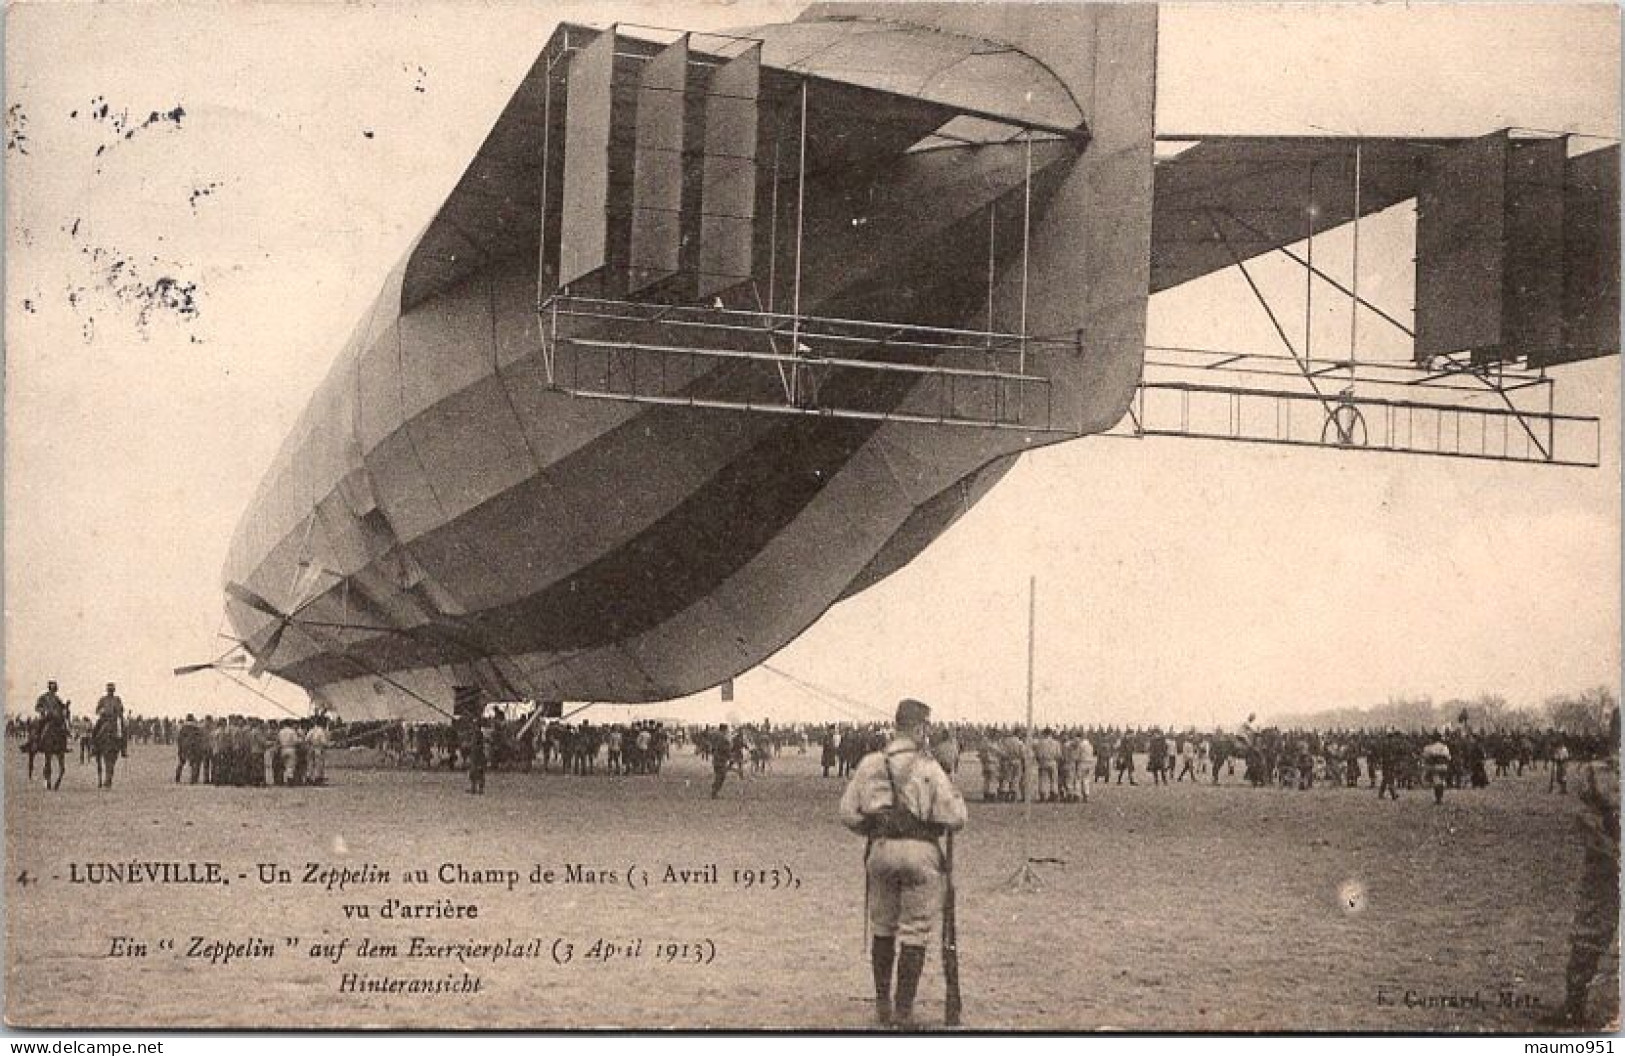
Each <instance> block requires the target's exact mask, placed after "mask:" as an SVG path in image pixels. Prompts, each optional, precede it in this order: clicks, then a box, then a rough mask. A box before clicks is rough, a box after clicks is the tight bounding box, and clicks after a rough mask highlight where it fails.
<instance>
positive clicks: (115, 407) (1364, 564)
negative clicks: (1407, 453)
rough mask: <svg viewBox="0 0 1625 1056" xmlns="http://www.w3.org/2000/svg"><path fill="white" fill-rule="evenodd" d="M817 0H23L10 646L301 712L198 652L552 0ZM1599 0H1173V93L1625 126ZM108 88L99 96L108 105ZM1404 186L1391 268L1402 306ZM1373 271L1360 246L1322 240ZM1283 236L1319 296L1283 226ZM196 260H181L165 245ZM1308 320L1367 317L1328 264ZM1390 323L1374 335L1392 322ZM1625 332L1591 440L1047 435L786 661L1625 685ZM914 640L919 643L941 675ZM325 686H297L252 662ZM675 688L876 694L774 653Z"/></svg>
mask: <svg viewBox="0 0 1625 1056" xmlns="http://www.w3.org/2000/svg"><path fill="white" fill-rule="evenodd" d="M799 6H800V5H793V4H777V5H773V4H747V3H743V2H741V3H734V4H709V5H697V6H685V5H675V4H673V5H665V6H664V7H663V8H662V9H661V10H660V11H659V12H658V13H654V14H651V12H650V10H649V9H648V8H646V7H643V8H640V7H638V6H637V5H633V4H602V3H595V4H593V5H591V8H590V13H589V9H588V8H587V7H586V6H585V5H577V6H574V7H569V6H566V5H562V4H504V3H482V4H478V5H475V4H464V3H458V4H433V3H424V4H414V5H410V6H406V5H402V6H390V7H367V6H358V5H338V4H303V3H302V4H272V3H242V4H229V5H227V4H219V5H212V4H211V5H174V6H140V7H136V6H134V5H128V4H65V3H39V4H28V3H24V4H18V5H13V6H11V7H10V8H9V9H8V12H7V14H8V18H7V48H6V58H7V80H6V90H7V99H6V104H7V106H8V107H9V108H10V109H9V110H8V113H7V132H8V150H7V153H6V176H7V211H8V218H7V233H8V242H7V286H6V301H5V311H6V346H7V373H6V381H7V399H6V412H7V421H6V491H5V502H6V519H5V543H6V545H5V556H6V580H5V583H6V598H5V611H6V632H5V634H6V637H5V644H6V675H7V689H8V697H9V699H8V706H9V707H11V708H13V709H16V708H19V707H27V706H28V705H29V703H30V702H31V701H32V699H33V696H34V695H35V694H37V693H38V692H39V691H40V690H41V689H42V688H43V685H44V681H45V679H46V678H48V677H55V678H58V679H59V680H60V681H61V682H62V683H63V687H64V690H65V691H66V693H67V695H69V696H70V697H73V698H74V699H75V700H76V701H80V702H81V705H82V706H83V705H88V704H89V703H90V701H92V700H93V699H94V698H95V696H96V695H97V693H98V692H99V689H100V687H101V684H102V683H103V682H105V681H107V680H109V679H111V680H116V681H117V682H119V683H120V686H121V690H122V691H123V693H124V697H125V700H126V702H127V704H128V705H129V706H130V707H131V708H133V709H134V710H136V711H138V712H143V713H148V714H153V713H181V712H185V711H188V710H192V711H205V710H213V711H216V712H220V711H226V710H231V711H243V712H250V713H274V709H273V708H271V706H270V705H268V704H265V703H264V702H262V701H260V700H258V699H256V698H254V697H252V696H250V695H249V694H247V693H246V692H243V691H241V690H239V689H237V688H235V687H233V686H231V685H229V684H226V683H224V682H222V681H221V680H220V679H219V678H217V677H216V676H212V675H207V674H205V675H197V676H192V677H191V678H189V679H184V680H178V679H175V678H173V677H172V676H171V675H170V669H171V668H172V667H173V666H175V665H176V664H179V663H185V662H189V661H196V660H204V659H208V658H209V657H211V656H212V655H214V653H216V652H218V651H219V650H220V649H221V648H224V647H225V645H226V644H227V643H225V642H223V641H221V640H220V639H218V638H216V632H217V630H218V629H219V628H220V626H221V624H220V613H221V608H220V596H219V574H220V567H221V565H222V563H223V560H224V557H225V550H226V545H227V542H228V540H229V538H230V534H231V531H232V529H233V527H234V526H235V524H236V520H237V517H238V516H239V514H240V513H241V511H242V510H243V508H244V507H245V506H246V504H247V502H248V499H249V497H250V494H251V493H252V491H253V489H254V486H255V484H256V483H257V481H258V478H259V475H260V473H261V472H262V471H263V469H264V467H265V466H266V465H267V464H268V463H269V462H270V459H271V456H272V454H273V453H274V451H275V449H276V447H277V445H278V443H279V442H280V441H281V439H282V437H283V435H284V434H285V433H286V431H287V429H288V428H289V426H290V425H291V423H292V421H293V419H294V417H295V416H296V415H297V414H298V412H299V411H300V409H301V408H302V406H303V404H304V402H305V401H306V399H307V398H308V397H309V395H310V393H311V391H312V389H313V388H314V386H315V384H316V382H317V381H318V380H319V378H320V377H321V376H322V374H323V373H324V372H325V371H326V369H327V367H328V365H329V363H330V362H331V359H332V357H333V355H334V353H335V352H336V351H337V348H338V346H339V344H340V342H341V341H342V340H343V339H344V337H345V336H346V335H347V334H348V333H349V331H350V329H351V327H352V326H353V324H354V321H355V319H356V318H357V316H358V315H359V313H360V312H361V310H362V309H363V308H364V307H366V306H367V305H369V304H370V303H371V301H372V300H373V298H374V297H375V295H376V293H377V289H378V285H379V283H380V281H381V279H382V277H383V275H384V273H385V272H386V271H387V270H388V269H389V268H390V267H391V266H392V265H393V264H394V262H395V261H396V260H397V259H399V257H400V255H401V254H402V252H404V251H405V249H406V248H407V246H408V245H409V243H410V240H411V238H412V237H414V235H415V234H416V232H417V231H418V230H419V229H420V228H421V226H422V225H423V224H424V223H425V222H426V221H427V220H428V218H429V217H430V216H431V215H432V214H433V212H434V210H435V208H436V207H437V206H438V204H439V203H440V201H441V200H443V198H444V196H445V194H446V193H447V191H448V190H449V189H450V187H451V186H452V184H453V183H454V182H455V181H456V179H457V177H458V176H459V175H460V173H461V171H462V168H463V166H464V165H465V164H466V163H467V161H468V159H469V158H470V157H471V156H472V154H473V152H474V150H475V148H476V147H477V146H478V144H479V143H480V141H481V140H482V139H483V138H484V135H485V133H486V131H487V130H488V129H489V127H490V124H491V122H492V121H493V120H494V119H495V117H496V114H497V113H498V111H499V110H500V109H501V107H502V106H503V104H504V103H505V102H506V100H507V97H508V95H509V94H510V93H511V92H512V90H513V88H514V86H515V85H516V83H517V82H518V79H519V78H520V77H521V76H522V75H523V73H524V72H525V70H526V69H527V68H528V67H529V65H530V63H531V62H532V60H533V59H534V57H535V54H536V52H537V50H538V49H539V48H540V46H541V45H542V43H543V42H545V40H546V39H547V37H548V36H549V35H550V33H551V32H552V29H553V27H554V24H555V23H556V21H558V20H559V19H561V18H575V19H580V20H587V19H591V20H596V21H600V22H603V21H609V20H611V19H614V18H621V19H625V20H635V21H643V22H658V23H663V24H677V25H682V26H685V27H690V28H718V27H724V26H730V25H742V24H750V23H752V22H762V21H772V20H782V19H787V18H791V17H793V16H794V14H795V13H796V12H797V11H798V10H799ZM1617 19H1618V16H1617V14H1616V13H1615V10H1614V9H1613V8H1612V7H1610V6H1593V7H1579V6H1570V5H1549V6H1542V7H1527V8H1525V7H1513V6H1508V5H1495V6H1494V7H1493V9H1491V8H1472V7H1465V6H1454V5H1449V6H1439V7H1399V6H1382V7H1357V8H1329V7H1263V6H1259V7H1244V8H1236V7H1225V8H1223V9H1218V8H1214V7H1199V6H1173V7H1166V8H1164V10H1163V13H1162V37H1161V44H1160V54H1159V60H1160V61H1159V72H1158V77H1159V109H1158V124H1159V128H1161V129H1163V130H1166V131H1173V132H1258V133H1293V132H1298V133H1302V132H1313V131H1316V130H1317V129H1331V130H1337V131H1348V132H1353V131H1358V132H1361V133H1364V134H1396V135H1405V134H1428V135H1441V134H1475V133H1482V132H1487V131H1489V130H1492V129H1495V128H1499V127H1503V126H1508V125H1520V126H1528V127H1533V128H1542V129H1566V130H1577V131H1581V132H1587V133H1595V134H1599V135H1605V136H1612V135H1616V134H1617V129H1618V112H1617V100H1618V95H1619V84H1618V54H1619V34H1618V21H1617ZM104 106H105V110H104V109H103V108H104ZM1411 251H1412V247H1411V242H1410V220H1409V217H1408V215H1407V213H1406V211H1405V210H1404V209H1399V210H1395V211H1393V212H1392V213H1391V214H1387V215H1384V216H1383V217H1379V218H1377V219H1375V220H1373V221H1371V222H1369V223H1367V224H1365V225H1363V228H1362V243H1361V272H1360V282H1361V289H1362V292H1365V293H1367V294H1368V295H1369V296H1370V297H1371V298H1372V299H1373V300H1375V301H1377V303H1379V304H1381V305H1383V306H1384V307H1385V308H1387V309H1389V310H1390V311H1392V312H1394V313H1396V314H1399V315H1401V317H1403V316H1404V314H1405V313H1407V312H1408V310H1409V308H1410V300H1411V294H1410V286H1411V281H1412V275H1411V263H1410V254H1411ZM1316 257H1317V263H1321V264H1322V265H1323V266H1324V267H1326V268H1327V270H1328V271H1330V272H1332V273H1334V274H1337V275H1340V276H1342V277H1345V278H1346V277H1347V276H1348V273H1349V264H1348V257H1349V245H1348V242H1347V240H1346V238H1339V237H1335V236H1331V237H1327V238H1325V239H1319V240H1317V243H1316ZM1257 275H1258V277H1259V281H1260V283H1261V284H1262V285H1264V287H1265V288H1266V289H1267V290H1269V291H1270V293H1271V296H1272V298H1274V299H1276V300H1277V303H1278V304H1280V305H1281V307H1282V309H1283V311H1284V312H1285V313H1286V314H1287V315H1288V316H1289V317H1291V318H1293V319H1296V320H1297V321H1298V326H1299V328H1300V329H1301V319H1302V307H1301V300H1300V299H1299V298H1301V284H1302V279H1301V276H1300V275H1299V274H1296V273H1294V271H1293V270H1292V268H1291V266H1290V265H1286V264H1282V263H1279V262H1269V263H1261V265H1260V267H1259V269H1258V272H1257ZM166 279H167V280H172V281H170V282H165V281H164V280H166ZM1317 303H1319V304H1320V308H1321V311H1320V312H1319V313H1318V314H1317V318H1316V322H1315V341H1316V344H1317V346H1320V347H1322V348H1327V349H1330V348H1336V347H1338V342H1342V343H1343V347H1346V343H1347V333H1348V322H1347V316H1346V314H1344V313H1343V311H1342V306H1340V305H1338V304H1336V303H1333V300H1332V298H1331V297H1329V296H1325V295H1324V288H1323V290H1322V293H1321V294H1320V295H1317ZM1366 324H1367V320H1362V338H1361V347H1360V354H1361V356H1362V357H1365V358H1377V357H1383V356H1386V357H1390V358H1404V357H1405V356H1406V354H1407V353H1406V349H1405V348H1404V346H1403V345H1402V344H1400V343H1399V342H1398V341H1397V340H1396V335H1395V334H1392V333H1388V332H1384V331H1383V330H1381V329H1380V328H1379V327H1376V326H1368V325H1366ZM1150 329H1151V334H1150V340H1151V342H1152V343H1153V344H1200V345H1203V346H1207V347H1237V348H1243V347H1245V348H1253V349H1258V350H1261V351H1271V350H1273V347H1274V346H1273V345H1272V342H1273V341H1274V336H1273V333H1272V331H1271V330H1270V329H1269V324H1268V320H1267V319H1265V318H1264V317H1263V315H1262V313H1261V312H1259V310H1258V307H1257V305H1256V304H1255V303H1254V302H1253V301H1252V300H1251V298H1250V296H1249V295H1248V293H1247V290H1246V286H1245V285H1244V284H1243V283H1242V280H1241V279H1240V277H1239V276H1238V275H1236V274H1234V273H1224V274H1219V275H1215V276H1212V277H1210V278H1208V279H1205V280H1202V281H1201V282H1198V283H1195V284H1192V286H1191V287H1188V288H1186V289H1183V290H1180V291H1176V292H1173V293H1170V294H1166V295H1162V296H1159V297H1158V298H1156V299H1154V300H1153V302H1152V309H1151V327H1150ZM1618 369H1619V368H1618V362H1617V361H1614V360H1610V361H1605V362H1603V363H1601V364H1590V365H1583V366H1580V367H1576V368H1570V369H1567V370H1565V371H1564V372H1563V384H1562V386H1561V389H1560V391H1561V392H1562V396H1561V406H1562V407H1564V408H1565V409H1569V410H1572V411H1575V412H1578V413H1601V414H1602V415H1603V416H1604V426H1603V433H1604V438H1605V440H1604V463H1603V467H1602V468H1601V469H1599V470H1578V469H1552V468H1540V467H1524V466H1512V465H1500V464H1488V463H1486V464H1479V463H1470V462H1463V461H1455V460H1444V459H1423V458H1399V457H1384V456H1376V455H1371V454H1337V453H1332V452H1324V451H1313V450H1297V449H1293V450H1276V449H1266V448H1252V447H1248V446H1244V445H1228V444H1213V443H1206V442H1198V441H1183V440H1146V441H1132V440H1121V439H1090V440H1083V441H1077V442H1073V443H1068V444H1064V445H1061V446H1059V447H1055V448H1050V449H1047V450H1044V451H1042V452H1039V453H1037V454H1035V455H1032V456H1029V457H1027V458H1025V459H1024V460H1023V461H1022V463H1021V464H1020V465H1019V466H1018V467H1017V468H1016V469H1015V470H1014V471H1013V472H1012V473H1011V474H1010V475H1009V476H1008V477H1007V478H1006V480H1005V481H1004V483H1002V484H1001V485H1000V486H999V487H998V488H997V489H996V490H995V491H994V492H993V494H992V495H991V496H990V497H988V498H987V499H986V500H984V501H983V502H982V503H981V504H980V505H979V506H978V507H976V508H975V509H974V510H973V511H971V513H970V514H969V515H967V516H966V517H965V518H964V519H963V521H962V522H960V523H959V524H958V525H956V526H955V527H954V528H953V529H952V530H950V531H949V532H948V533H947V534H945V535H944V536H943V537H942V538H941V539H940V540H939V541H938V542H937V543H936V544H934V545H933V546H932V547H931V548H930V549H929V550H928V551H927V552H926V553H925V554H924V555H923V556H922V557H921V558H919V559H918V560H917V561H915V562H914V563H913V564H912V565H911V566H909V567H908V568H907V569H905V570H904V571H903V572H901V573H900V574H898V575H896V576H894V577H892V578H891V579H889V580H888V581H886V582H885V583H884V584H882V585H881V586H880V587H878V588H876V589H874V590H871V591H869V592H868V593H866V594H864V595H862V596H861V597H859V598H858V599H855V600H853V601H851V602H848V603H845V604H843V605H840V606H838V607H836V608H835V609H834V610H832V611H831V612H830V613H829V614H828V615H827V616H826V617H825V619H824V620H823V621H822V622H820V623H819V624H818V625H817V626H815V627H814V628H813V629H812V630H811V631H809V632H808V633H807V634H806V635H804V636H803V637H802V638H801V639H800V640H798V641H797V642H795V643H794V644H792V645H791V646H790V647H788V648H787V649H785V650H784V651H783V652H782V653H781V654H780V655H779V656H777V657H775V658H773V660H772V661H771V664H772V666H773V667H774V668H777V669H780V670H783V671H787V672H790V673H791V674H793V675H794V676H796V677H797V678H800V679H802V680H805V681H807V682H810V683H814V684H817V685H820V686H824V687H827V688H829V689H831V690H833V691H835V692H836V693H838V694H841V695H843V696H844V697H846V698H850V700H852V701H861V702H863V703H864V704H865V705H866V706H867V707H869V708H879V709H884V708H889V706H890V704H891V703H892V702H894V701H895V700H896V698H897V697H898V696H900V695H904V694H908V695H914V696H919V697H922V698H924V699H926V700H928V701H931V702H933V703H934V704H936V705H937V707H938V709H939V712H940V713H943V714H946V715H949V716H953V717H961V718H972V717H985V718H988V719H990V720H1007V719H1014V718H1016V717H1018V716H1019V715H1020V714H1021V712H1022V710H1023V707H1024V679H1025V633H1026V590H1027V577H1028V576H1029V575H1032V576H1036V577H1037V579H1038V591H1039V594H1038V642H1037V668H1038V678H1037V706H1038V709H1039V715H1040V719H1041V721H1042V720H1044V719H1046V718H1048V719H1054V720H1064V721H1113V722H1124V721H1146V722H1150V721H1177V722H1186V721H1189V722H1221V723H1234V722H1235V721H1237V720H1238V718H1239V717H1241V716H1242V715H1244V714H1245V713H1246V712H1247V711H1250V710H1257V711H1260V712H1263V713H1266V714H1268V713H1270V712H1290V711H1303V710H1307V709H1310V708H1313V707H1317V706H1320V705H1326V706H1333V705H1347V704H1355V705H1358V704H1369V703H1376V702H1380V701H1381V700H1383V699H1385V698H1386V697H1387V696H1388V695H1390V694H1413V693H1429V694H1433V695H1434V696H1436V697H1441V696H1448V695H1455V694H1463V695H1468V694H1476V693H1479V692H1483V691H1491V692H1499V693H1503V694H1505V695H1506V696H1507V697H1508V698H1509V699H1510V700H1511V701H1512V702H1513V703H1529V702H1535V701H1538V700H1540V699H1542V698H1543V697H1545V696H1546V695H1547V694H1549V693H1553V692H1559V691H1569V690H1578V689H1581V688H1584V687H1587V686H1591V685H1597V684H1606V685H1617V681H1618V678H1617V671H1618V669H1619V664H1620V655H1619V644H1618V643H1619V606H1618V598H1619V543H1620V540H1619V533H1618V522H1619V517H1618V507H1619V497H1620V492H1619V481H1620V474H1619V460H1618V443H1617V435H1618V430H1619V419H1618V414H1617V405H1618ZM922 675H923V677H922ZM262 688H264V689H266V690H267V691H268V692H270V693H272V695H274V696H275V697H277V699H279V700H281V701H283V702H284V703H286V704H288V705H290V706H292V707H294V708H295V709H296V710H303V704H302V694H300V693H298V692H296V691H293V690H291V689H290V687H287V686H278V685H276V684H274V683H266V684H264V686H263V687H262ZM651 710H652V712H653V713H657V714H662V715H668V716H673V717H693V718H695V719H698V720H705V721H713V720H716V719H718V718H724V717H730V716H731V717H733V718H736V719H737V718H741V717H744V718H756V717H760V716H764V715H767V716H773V717H775V718H798V717H800V718H819V719H825V718H828V719H839V718H841V717H842V713H843V711H844V712H847V713H852V714H858V715H867V714H870V713H869V712H867V711H865V710H863V709H861V708H859V707H858V706H856V705H854V704H852V703H840V702H836V701H831V700H830V699H829V698H827V697H820V696H818V695H816V694H813V693H810V692H808V691H806V690H804V689H799V688H796V687H794V686H792V685H790V684H788V683H787V682H785V681H783V680H782V679H780V678H779V677H778V676H776V675H773V674H771V673H767V672H755V673H752V674H750V675H747V676H746V677H745V678H743V679H742V680H741V681H740V684H739V691H738V699H737V701H736V702H735V703H733V704H723V703H721V702H720V701H719V700H718V699H717V695H716V694H715V693H712V694H708V695H705V696H704V697H702V698H696V699H693V700H689V701H684V702H672V703H669V704H665V705H658V706H655V707H653V708H652V709H651Z"/></svg>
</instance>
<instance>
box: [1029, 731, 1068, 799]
mask: <svg viewBox="0 0 1625 1056" xmlns="http://www.w3.org/2000/svg"><path fill="white" fill-rule="evenodd" d="M1033 760H1034V762H1035V763H1036V764H1037V768H1038V802H1040V803H1056V802H1059V801H1060V798H1061V796H1060V782H1059V778H1060V766H1061V742H1060V741H1059V740H1057V739H1056V736H1055V731H1054V730H1052V729H1050V728H1049V727H1047V726H1046V727H1045V728H1044V735H1043V736H1042V737H1040V738H1039V739H1038V743H1036V744H1034V745H1033Z"/></svg>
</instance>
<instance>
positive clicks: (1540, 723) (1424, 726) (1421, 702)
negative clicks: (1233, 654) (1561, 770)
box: [1273, 686, 1619, 734]
mask: <svg viewBox="0 0 1625 1056" xmlns="http://www.w3.org/2000/svg"><path fill="white" fill-rule="evenodd" d="M1618 707H1619V698H1618V696H1617V695H1616V694H1615V693H1614V691H1613V690H1612V689H1609V688H1608V687H1607V686H1597V687H1595V688H1592V689H1588V690H1585V691H1583V692H1581V693H1578V694H1572V695H1571V694H1566V693H1559V694H1555V695H1553V696H1550V697H1547V698H1546V700H1545V701H1544V702H1543V703H1542V704H1541V705H1540V706H1539V707H1513V706H1511V705H1509V704H1508V703H1507V700H1506V698H1505V697H1503V696H1501V695H1499V694H1496V693H1481V694H1479V695H1478V696H1476V697H1473V698H1471V699H1464V698H1461V697H1451V698H1450V699H1448V700H1443V701H1435V700H1434V699H1433V698H1432V697H1429V696H1420V697H1405V696H1399V697H1389V698H1388V702H1387V703H1386V704H1378V705H1376V706H1374V707H1368V708H1326V709H1322V710H1320V711H1308V712H1299V713H1296V714H1291V715H1282V716H1278V717H1276V718H1275V719H1273V722H1274V723H1275V724H1276V725H1279V726H1282V727H1302V728H1305V729H1348V730H1353V729H1362V728H1364V729H1373V728H1377V727H1387V726H1397V727H1398V728H1399V729H1401V730H1436V729H1442V728H1444V727H1445V726H1453V725H1460V724H1461V722H1462V716H1463V715H1466V721H1467V724H1468V725H1469V726H1471V727H1472V728H1473V729H1475V730H1495V729H1519V728H1527V727H1544V726H1550V727H1553V728H1555V729H1559V730H1563V731H1566V732H1568V733H1574V734H1601V733H1606V732H1607V731H1608V723H1609V720H1610V718H1611V716H1612V714H1613V712H1614V711H1615V710H1616V709H1617V708H1618Z"/></svg>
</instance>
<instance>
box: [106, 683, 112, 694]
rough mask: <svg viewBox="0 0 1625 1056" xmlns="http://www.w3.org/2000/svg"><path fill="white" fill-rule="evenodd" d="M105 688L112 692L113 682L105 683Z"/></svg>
mask: <svg viewBox="0 0 1625 1056" xmlns="http://www.w3.org/2000/svg"><path fill="white" fill-rule="evenodd" d="M107 689H108V692H112V690H113V683H111V682H109V683H107Z"/></svg>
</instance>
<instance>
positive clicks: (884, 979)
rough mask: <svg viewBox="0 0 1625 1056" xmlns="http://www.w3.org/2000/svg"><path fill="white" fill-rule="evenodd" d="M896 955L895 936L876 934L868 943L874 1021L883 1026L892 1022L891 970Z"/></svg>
mask: <svg viewBox="0 0 1625 1056" xmlns="http://www.w3.org/2000/svg"><path fill="white" fill-rule="evenodd" d="M896 956H897V938H896V937H895V936H893V935H876V936H875V937H874V940H873V941H872V942H871V943H870V944H869V966H870V967H871V968H873V969H874V976H875V1021H876V1022H878V1023H879V1024H880V1025H881V1026H883V1027H889V1026H891V1023H892V1008H891V972H892V963H893V961H894V960H896Z"/></svg>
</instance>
